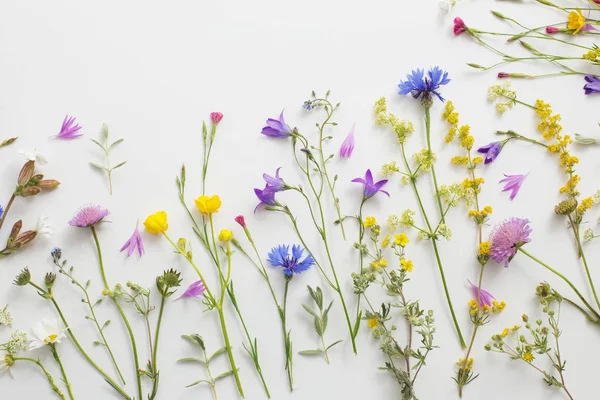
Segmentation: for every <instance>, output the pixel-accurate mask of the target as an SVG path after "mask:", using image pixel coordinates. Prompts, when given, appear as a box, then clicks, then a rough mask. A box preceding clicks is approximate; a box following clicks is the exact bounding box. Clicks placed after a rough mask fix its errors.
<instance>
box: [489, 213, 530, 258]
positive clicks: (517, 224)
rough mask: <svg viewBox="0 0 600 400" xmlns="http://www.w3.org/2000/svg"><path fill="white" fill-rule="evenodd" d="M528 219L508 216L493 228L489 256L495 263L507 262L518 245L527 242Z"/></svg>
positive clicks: (515, 251)
mask: <svg viewBox="0 0 600 400" xmlns="http://www.w3.org/2000/svg"><path fill="white" fill-rule="evenodd" d="M531 231H532V229H531V228H530V227H529V220H528V219H526V218H510V219H507V220H505V221H502V222H501V223H499V224H498V225H496V227H495V228H494V231H493V232H492V234H491V236H490V242H491V246H490V258H491V259H492V260H494V261H496V262H497V263H499V264H500V263H504V266H505V267H508V263H509V262H510V261H511V260H512V259H513V257H514V256H515V254H517V250H518V249H519V247H521V246H523V245H524V244H525V243H529V242H530V241H531V239H529V234H530V233H531Z"/></svg>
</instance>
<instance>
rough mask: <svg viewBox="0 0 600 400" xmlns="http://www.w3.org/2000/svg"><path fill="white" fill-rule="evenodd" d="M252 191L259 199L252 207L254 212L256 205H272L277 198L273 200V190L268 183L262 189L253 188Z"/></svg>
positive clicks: (275, 202)
mask: <svg viewBox="0 0 600 400" xmlns="http://www.w3.org/2000/svg"><path fill="white" fill-rule="evenodd" d="M254 193H255V194H256V197H258V199H259V200H260V203H258V204H257V205H256V207H255V208H254V212H256V210H257V209H258V207H260V206H261V205H266V206H274V205H276V204H277V200H275V190H273V188H272V187H271V186H269V185H267V186H265V188H264V189H263V190H260V189H254Z"/></svg>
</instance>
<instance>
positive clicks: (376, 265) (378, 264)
mask: <svg viewBox="0 0 600 400" xmlns="http://www.w3.org/2000/svg"><path fill="white" fill-rule="evenodd" d="M387 265H388V262H387V260H386V259H385V258H380V259H379V260H375V261H373V262H372V263H371V269H372V270H373V271H379V270H380V269H381V268H385V267H387Z"/></svg>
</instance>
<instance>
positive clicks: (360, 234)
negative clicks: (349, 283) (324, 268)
mask: <svg viewBox="0 0 600 400" xmlns="http://www.w3.org/2000/svg"><path fill="white" fill-rule="evenodd" d="M365 201H366V199H365V198H364V196H363V199H362V201H361V202H360V207H359V209H358V259H359V262H358V273H359V274H360V273H362V270H363V263H364V259H363V253H362V244H363V239H364V237H365V226H364V225H363V213H362V211H363V206H364V205H365ZM356 297H357V299H356V320H357V321H358V319H359V318H360V298H361V295H360V294H358V295H357V296H356ZM321 339H322V338H321ZM326 357H327V356H326ZM327 363H328V364H329V360H327Z"/></svg>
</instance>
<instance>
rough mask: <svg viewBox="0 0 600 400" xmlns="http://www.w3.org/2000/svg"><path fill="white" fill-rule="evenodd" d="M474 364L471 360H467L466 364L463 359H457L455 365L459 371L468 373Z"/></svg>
mask: <svg viewBox="0 0 600 400" xmlns="http://www.w3.org/2000/svg"><path fill="white" fill-rule="evenodd" d="M474 362H475V360H474V359H473V358H469V359H468V360H467V362H466V363H465V359H464V358H459V359H458V361H457V362H456V365H458V366H459V367H460V368H461V369H463V368H464V370H466V371H470V370H472V369H473V363H474Z"/></svg>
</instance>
